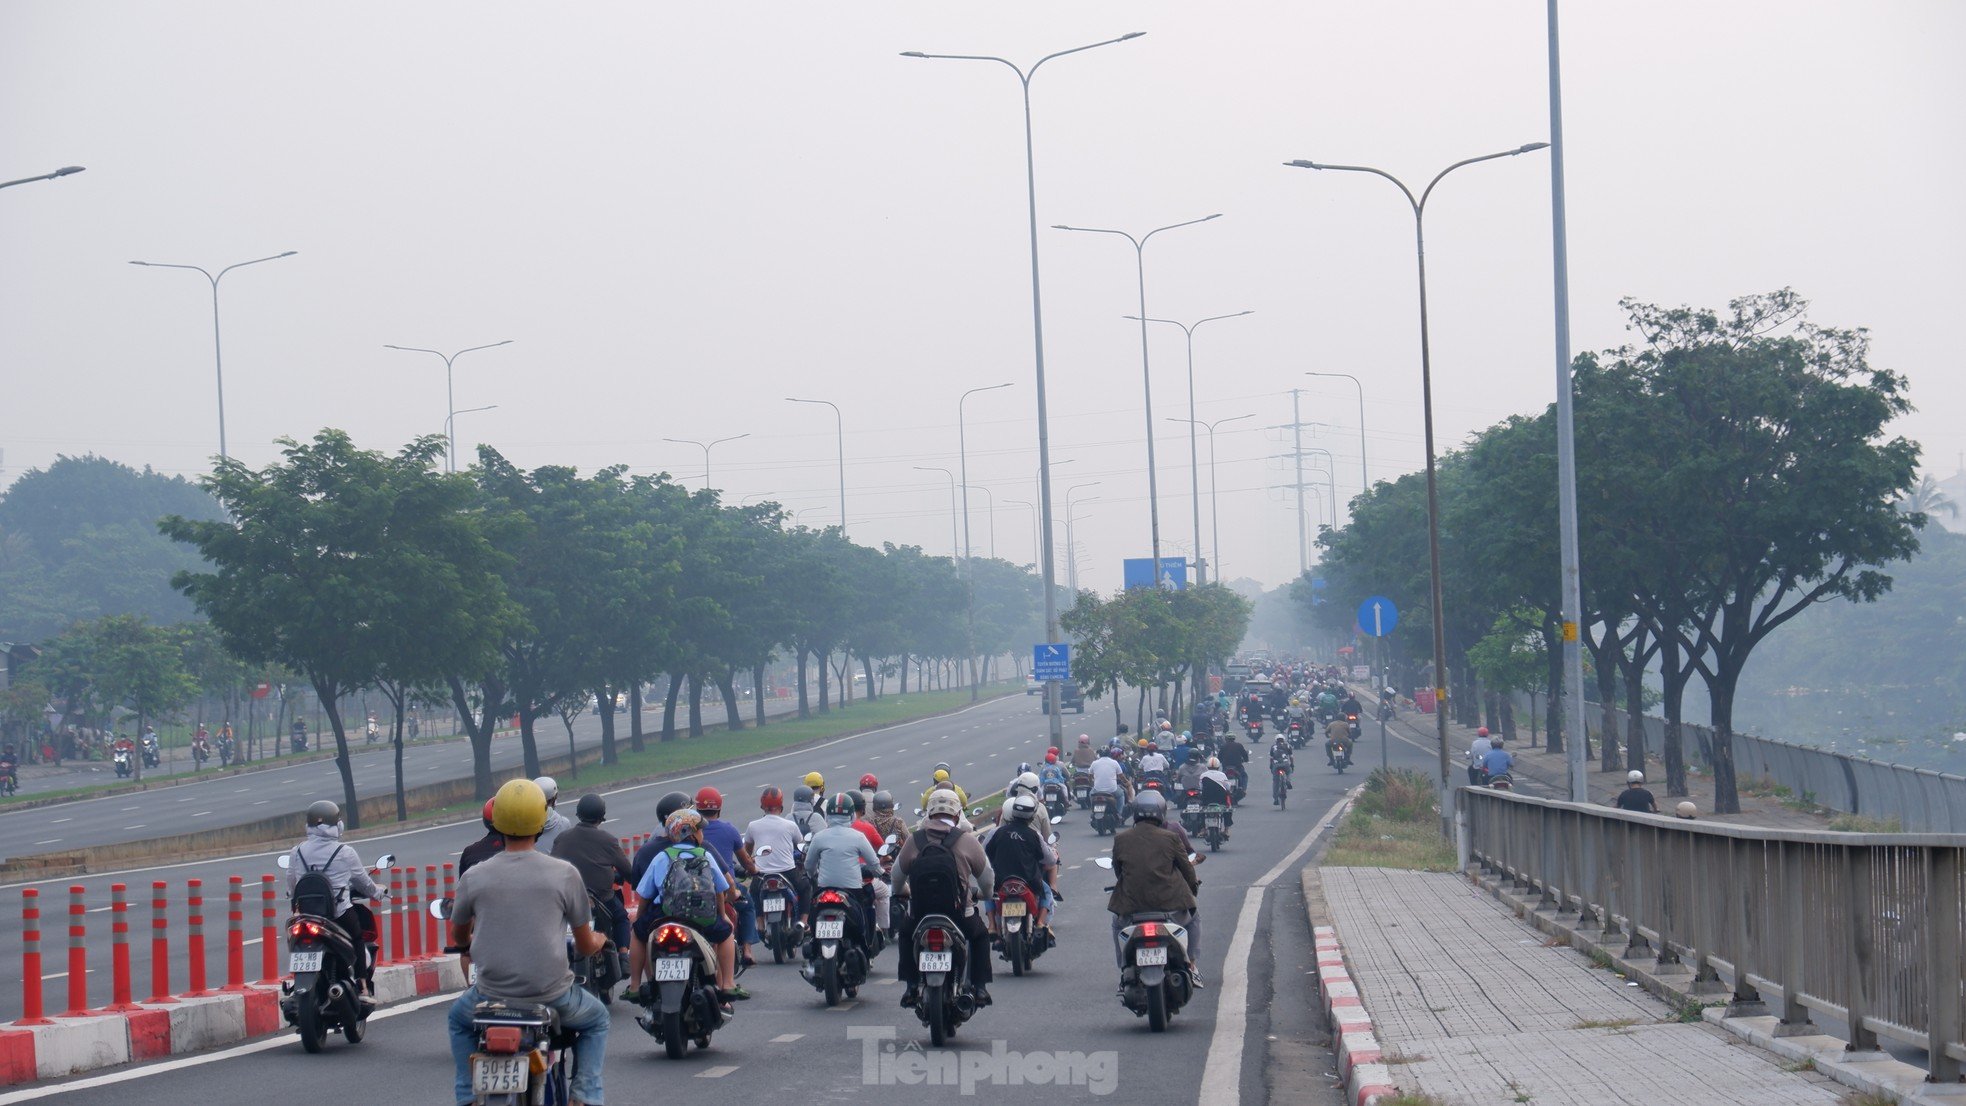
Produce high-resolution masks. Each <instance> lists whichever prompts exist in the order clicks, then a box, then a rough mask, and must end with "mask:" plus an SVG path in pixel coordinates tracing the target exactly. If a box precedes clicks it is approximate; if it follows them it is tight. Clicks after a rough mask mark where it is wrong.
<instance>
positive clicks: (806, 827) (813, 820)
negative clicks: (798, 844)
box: [790, 784, 826, 837]
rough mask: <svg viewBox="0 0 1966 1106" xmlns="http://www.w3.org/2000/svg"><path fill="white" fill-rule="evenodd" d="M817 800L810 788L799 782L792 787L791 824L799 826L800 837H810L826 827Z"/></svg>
mask: <svg viewBox="0 0 1966 1106" xmlns="http://www.w3.org/2000/svg"><path fill="white" fill-rule="evenodd" d="M818 805H819V800H818V798H817V796H815V795H814V794H813V793H812V788H810V787H806V786H805V785H803V784H801V785H800V786H798V787H795V788H793V789H792V813H791V815H790V817H791V819H792V824H793V825H795V826H797V827H799V835H800V836H801V837H810V836H812V835H813V834H815V833H818V832H819V831H820V830H823V829H825V828H826V818H825V816H824V815H822V814H820V813H819V811H818V809H817V807H818Z"/></svg>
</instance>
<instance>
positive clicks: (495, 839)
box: [457, 799, 505, 876]
mask: <svg viewBox="0 0 1966 1106" xmlns="http://www.w3.org/2000/svg"><path fill="white" fill-rule="evenodd" d="M492 802H493V800H491V799H486V800H485V835H484V836H483V837H480V838H478V839H477V840H476V841H473V842H471V843H470V844H469V845H466V846H464V851H463V852H461V853H459V854H458V856H457V874H458V875H460V876H461V875H463V874H464V873H465V872H468V871H470V870H471V869H472V868H474V867H476V866H478V865H479V864H482V863H484V862H485V861H487V860H489V859H491V858H492V857H494V856H497V855H498V854H499V853H500V852H503V851H504V849H505V838H504V837H503V836H501V835H500V834H499V832H498V830H496V829H494V828H493V827H492Z"/></svg>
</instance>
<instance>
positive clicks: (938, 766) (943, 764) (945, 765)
mask: <svg viewBox="0 0 1966 1106" xmlns="http://www.w3.org/2000/svg"><path fill="white" fill-rule="evenodd" d="M935 770H936V771H937V772H947V771H948V770H949V762H948V761H946V760H938V761H936V762H935Z"/></svg>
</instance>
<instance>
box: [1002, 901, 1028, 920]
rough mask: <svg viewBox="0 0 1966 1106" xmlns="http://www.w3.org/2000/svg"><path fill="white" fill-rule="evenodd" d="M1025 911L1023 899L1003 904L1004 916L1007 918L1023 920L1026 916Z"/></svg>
mask: <svg viewBox="0 0 1966 1106" xmlns="http://www.w3.org/2000/svg"><path fill="white" fill-rule="evenodd" d="M1024 910H1025V907H1024V901H1023V900H1022V899H1010V900H1007V901H1006V902H1005V903H1004V904H1003V916H1004V917H1006V918H1022V917H1023V916H1024Z"/></svg>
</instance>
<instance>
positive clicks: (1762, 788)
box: [1740, 776, 1795, 799]
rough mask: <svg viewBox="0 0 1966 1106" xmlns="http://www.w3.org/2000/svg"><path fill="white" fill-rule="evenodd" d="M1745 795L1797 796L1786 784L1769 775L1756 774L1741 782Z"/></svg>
mask: <svg viewBox="0 0 1966 1106" xmlns="http://www.w3.org/2000/svg"><path fill="white" fill-rule="evenodd" d="M1740 792H1741V794H1743V795H1753V796H1754V797H1756V798H1758V799H1789V798H1793V797H1794V796H1795V792H1793V791H1790V790H1789V789H1788V786H1787V785H1786V784H1779V783H1776V782H1775V781H1774V780H1773V779H1771V778H1769V777H1767V776H1755V777H1753V778H1751V779H1748V780H1746V781H1744V782H1743V783H1741V784H1740Z"/></svg>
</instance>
